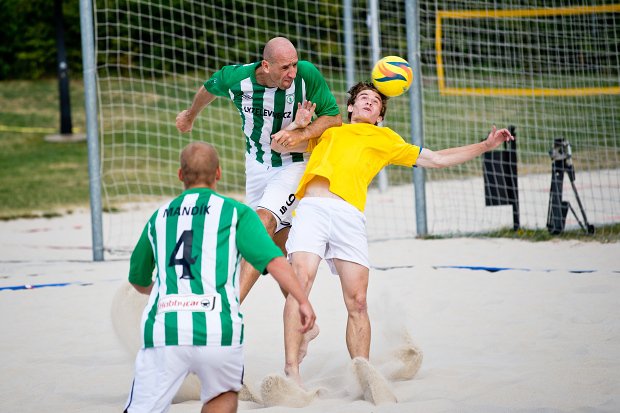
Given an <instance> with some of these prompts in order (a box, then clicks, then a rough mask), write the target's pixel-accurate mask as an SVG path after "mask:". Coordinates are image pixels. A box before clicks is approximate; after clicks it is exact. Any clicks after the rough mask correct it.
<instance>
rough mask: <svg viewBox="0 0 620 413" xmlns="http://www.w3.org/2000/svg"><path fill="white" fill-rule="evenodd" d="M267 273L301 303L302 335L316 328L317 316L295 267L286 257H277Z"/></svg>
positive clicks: (272, 261) (269, 265) (270, 264)
mask: <svg viewBox="0 0 620 413" xmlns="http://www.w3.org/2000/svg"><path fill="white" fill-rule="evenodd" d="M267 271H268V272H269V273H270V274H271V275H272V276H273V278H275V280H276V281H277V282H278V284H280V287H281V288H282V289H283V290H285V291H287V292H288V293H289V294H290V295H292V296H293V298H295V300H297V302H298V303H299V316H300V318H301V330H300V332H301V333H305V332H306V331H308V330H310V329H311V328H312V327H313V326H314V321H315V320H316V315H315V314H314V310H313V309H312V305H311V304H310V301H308V297H307V296H306V294H305V293H304V291H303V289H302V287H301V285H300V284H299V281H298V280H297V277H296V276H295V272H294V271H293V267H291V265H290V264H289V263H288V262H287V261H286V259H285V258H284V257H276V258H274V259H273V260H271V262H270V263H269V264H268V265H267Z"/></svg>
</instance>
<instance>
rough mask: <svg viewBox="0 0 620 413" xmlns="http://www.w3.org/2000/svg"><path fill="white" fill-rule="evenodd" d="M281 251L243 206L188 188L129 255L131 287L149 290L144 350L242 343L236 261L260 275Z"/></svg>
mask: <svg viewBox="0 0 620 413" xmlns="http://www.w3.org/2000/svg"><path fill="white" fill-rule="evenodd" d="M281 255H282V252H281V251H280V249H279V248H278V247H277V246H276V245H275V244H274V243H273V241H272V240H271V238H270V237H269V235H268V234H267V231H266V230H265V228H264V227H263V225H262V223H261V222H260V219H259V218H258V215H256V213H255V212H254V211H252V210H251V209H250V208H249V207H248V206H247V205H244V204H242V203H240V202H237V201H235V200H233V199H230V198H226V197H223V196H221V195H219V194H217V193H216V192H214V191H212V190H211V189H208V188H194V189H189V190H186V191H185V192H183V193H182V194H181V195H180V196H179V197H177V198H175V199H173V200H172V201H170V202H169V203H167V204H165V205H163V206H161V207H160V208H159V209H158V210H157V211H155V213H154V214H153V215H152V216H151V218H150V219H149V221H148V223H147V224H146V226H145V227H144V230H143V232H142V235H141V236H140V239H139V240H138V243H137V245H136V247H135V249H134V251H133V253H132V255H131V261H130V270H129V282H131V283H133V284H137V285H141V286H145V287H146V286H149V285H150V284H151V282H152V281H153V270H154V269H155V280H154V285H153V290H152V291H151V295H150V296H149V300H148V304H147V306H146V308H145V310H144V313H143V314H142V340H143V342H142V345H143V347H145V348H146V347H159V346H169V345H194V346H230V345H237V344H242V343H243V316H242V314H241V312H240V309H239V260H240V256H243V257H244V258H245V259H246V260H247V261H248V262H250V263H251V264H252V265H253V266H254V267H255V268H256V269H257V270H259V271H260V272H263V271H264V270H265V268H266V266H267V264H269V262H270V261H271V260H272V259H273V258H275V257H278V256H281Z"/></svg>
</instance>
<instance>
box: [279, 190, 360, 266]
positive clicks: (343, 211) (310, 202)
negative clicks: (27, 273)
mask: <svg viewBox="0 0 620 413" xmlns="http://www.w3.org/2000/svg"><path fill="white" fill-rule="evenodd" d="M286 250H287V251H288V253H289V255H290V254H291V253H293V252H302V251H303V252H311V253H313V254H316V255H318V256H320V257H321V258H323V259H324V260H325V261H326V262H327V264H328V265H329V268H330V270H331V272H332V273H333V274H337V271H336V267H335V265H334V263H333V261H332V259H334V258H338V259H340V260H344V261H351V262H354V263H356V264H360V265H363V266H364V267H367V268H370V264H369V262H368V237H367V236H366V217H365V216H364V214H363V213H362V212H360V211H359V210H358V209H357V208H355V207H354V206H353V205H351V204H349V203H348V202H346V201H344V200H341V199H335V198H322V197H316V198H315V197H306V198H303V199H302V200H301V201H300V202H299V205H298V206H297V209H296V210H295V216H294V217H293V226H292V228H291V232H290V233H289V236H288V241H287V242H286Z"/></svg>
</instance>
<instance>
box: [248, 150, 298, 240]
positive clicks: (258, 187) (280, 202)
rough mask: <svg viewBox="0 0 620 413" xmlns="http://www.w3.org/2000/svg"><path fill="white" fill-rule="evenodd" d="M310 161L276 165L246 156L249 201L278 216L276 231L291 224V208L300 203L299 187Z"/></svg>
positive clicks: (254, 206)
mask: <svg viewBox="0 0 620 413" xmlns="http://www.w3.org/2000/svg"><path fill="white" fill-rule="evenodd" d="M306 164H307V163H306V162H295V163H292V164H290V165H287V166H282V167H277V168H274V167H271V166H268V165H264V164H262V163H259V162H256V161H255V160H252V159H247V158H246V162H245V203H246V204H248V205H249V206H250V207H252V208H253V209H258V208H262V209H266V210H268V211H269V212H271V213H272V214H273V216H274V217H275V218H276V223H277V226H276V232H278V231H280V230H281V229H282V228H286V227H290V226H291V212H292V211H293V210H294V209H295V207H297V203H298V202H297V200H296V199H295V191H297V186H298V185H299V181H300V180H301V176H302V175H303V173H304V171H305V170H306Z"/></svg>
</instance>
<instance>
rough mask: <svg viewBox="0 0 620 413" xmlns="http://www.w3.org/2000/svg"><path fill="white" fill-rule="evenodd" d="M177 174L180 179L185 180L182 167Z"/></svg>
mask: <svg viewBox="0 0 620 413" xmlns="http://www.w3.org/2000/svg"><path fill="white" fill-rule="evenodd" d="M177 176H178V177H179V181H181V182H183V170H182V169H181V168H179V170H178V171H177Z"/></svg>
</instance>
